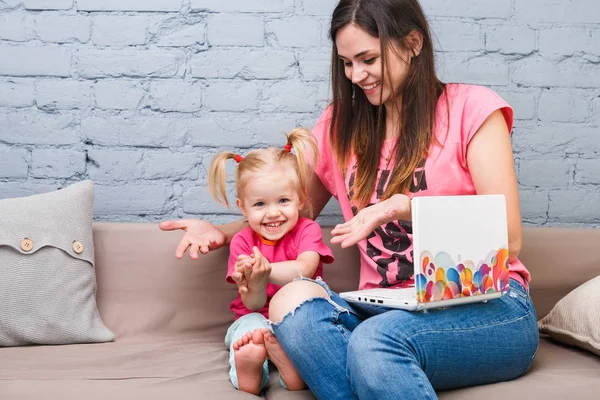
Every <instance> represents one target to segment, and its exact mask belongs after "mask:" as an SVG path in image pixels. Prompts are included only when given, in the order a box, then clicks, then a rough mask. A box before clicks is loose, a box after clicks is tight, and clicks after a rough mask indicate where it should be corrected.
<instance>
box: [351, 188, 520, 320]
mask: <svg viewBox="0 0 600 400" xmlns="http://www.w3.org/2000/svg"><path fill="white" fill-rule="evenodd" d="M412 229H413V260H414V262H413V265H414V276H413V277H414V285H413V286H411V287H403V288H390V289H388V288H378V289H366V290H357V291H353V292H344V293H340V296H341V297H342V298H344V299H346V300H347V301H350V302H355V303H363V304H365V303H366V304H371V305H377V306H382V307H389V308H401V309H405V310H410V311H416V310H423V309H428V308H437V307H448V306H454V305H458V304H466V303H474V302H481V301H487V300H490V299H494V298H497V297H500V296H502V295H503V294H504V293H505V292H506V291H507V290H508V283H509V274H508V224H507V217H506V200H505V198H504V195H473V196H423V197H414V198H413V199H412Z"/></svg>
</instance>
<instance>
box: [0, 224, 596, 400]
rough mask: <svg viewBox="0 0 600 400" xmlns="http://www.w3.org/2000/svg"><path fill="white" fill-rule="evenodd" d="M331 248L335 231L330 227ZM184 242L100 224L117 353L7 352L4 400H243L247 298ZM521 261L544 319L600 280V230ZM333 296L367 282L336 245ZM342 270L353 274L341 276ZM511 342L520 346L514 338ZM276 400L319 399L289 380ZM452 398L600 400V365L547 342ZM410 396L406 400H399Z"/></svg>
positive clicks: (534, 237)
mask: <svg viewBox="0 0 600 400" xmlns="http://www.w3.org/2000/svg"><path fill="white" fill-rule="evenodd" d="M325 236H326V238H328V236H329V233H328V230H327V229H326V232H325ZM180 237H181V233H180V232H169V233H166V232H161V231H159V229H158V227H157V226H156V225H154V224H134V223H97V224H95V225H94V242H95V250H96V273H97V278H98V306H99V309H100V313H101V315H102V318H103V320H104V322H105V323H106V325H107V326H108V327H110V328H111V329H112V330H113V332H114V333H115V334H116V340H115V341H114V342H113V343H105V344H89V345H88V344H84V345H67V346H36V347H20V348H0V399H2V400H12V399H18V400H21V399H40V398H45V399H71V398H73V399H84V400H93V399H103V400H105V399H174V400H176V399H190V400H198V399H237V398H240V399H243V398H248V399H250V398H253V397H254V396H251V395H249V394H245V393H240V392H238V391H236V390H235V389H233V387H232V386H231V384H230V383H229V380H228V373H227V371H228V363H227V357H228V353H227V349H226V348H225V347H224V345H223V336H224V333H225V330H226V328H227V326H228V325H229V324H230V323H231V320H232V314H231V313H230V311H229V309H228V304H229V301H230V300H231V299H232V298H233V297H234V296H235V295H236V288H235V287H234V286H233V285H231V284H228V283H226V282H225V279H224V276H225V270H226V260H227V250H226V249H222V250H219V251H215V252H212V253H210V254H209V255H207V256H203V257H202V258H201V259H200V260H199V261H192V260H190V259H189V258H188V257H187V256H186V257H185V258H184V259H183V260H176V259H175V257H174V252H175V247H176V244H177V243H178V241H179V239H180ZM523 243H524V247H523V252H522V256H521V259H522V260H523V262H524V263H525V265H526V266H527V267H528V268H529V269H530V271H531V273H532V275H533V282H532V286H531V294H532V296H533V300H534V303H535V305H536V308H537V312H538V317H543V316H544V315H545V314H546V313H548V311H549V310H550V309H551V308H552V306H553V305H554V304H555V303H556V302H557V301H558V300H559V299H560V298H561V297H562V296H564V295H565V294H567V293H568V292H569V291H570V290H572V289H573V288H575V287H576V286H578V285H579V284H581V283H583V282H585V281H586V280H588V279H590V278H592V277H593V276H596V275H598V274H600V230H595V229H569V228H561V229H559V228H526V229H525V232H524V238H523ZM332 247H333V250H334V254H335V256H336V263H335V264H334V265H333V266H328V267H327V268H326V270H325V279H326V280H327V281H328V282H329V283H330V285H331V286H332V288H333V289H335V290H338V291H339V290H342V289H351V288H355V287H356V284H357V272H358V268H357V262H358V257H357V254H356V250H355V249H350V250H343V251H342V250H341V249H340V248H339V247H338V246H332ZM342 270H343V272H342ZM507 340H510V338H507ZM272 382H273V384H272V385H271V387H269V388H268V390H267V391H266V393H265V394H264V396H265V397H266V398H267V399H310V398H313V397H312V395H311V394H310V392H308V391H304V392H287V391H285V390H283V389H281V388H280V387H278V380H277V379H272ZM439 395H440V398H441V399H461V400H462V399H479V398H481V399H486V400H493V399H501V400H506V399H518V398H525V399H534V398H539V399H542V398H544V399H566V398H570V399H577V400H581V399H597V398H600V357H598V356H595V355H592V354H591V353H587V352H585V351H580V350H577V349H574V348H568V347H564V346H561V345H558V344H556V343H553V342H552V341H550V340H549V339H546V338H542V339H541V343H540V348H539V352H538V355H537V358H536V360H535V362H534V364H533V367H532V368H531V370H530V371H529V372H528V373H527V374H526V375H525V376H523V377H522V378H520V379H518V380H516V381H513V382H507V383H498V384H494V385H487V386H480V387H474V388H468V389H463V390H456V391H450V392H441V393H439ZM398 398H400V396H399V397H398Z"/></svg>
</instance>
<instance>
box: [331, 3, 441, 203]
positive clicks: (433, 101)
mask: <svg viewBox="0 0 600 400" xmlns="http://www.w3.org/2000/svg"><path fill="white" fill-rule="evenodd" d="M348 24H354V25H356V26H358V27H360V28H362V29H364V30H365V32H367V33H368V34H369V35H371V36H373V37H377V38H379V40H380V45H381V62H382V71H381V72H382V75H381V76H382V77H383V76H384V73H386V72H387V73H388V74H389V71H385V68H386V65H387V63H386V60H387V56H395V55H394V54H393V50H392V44H395V45H396V46H398V47H399V48H401V49H404V50H409V51H410V52H411V53H412V54H413V55H415V56H414V57H413V58H412V61H411V63H410V67H409V70H408V75H407V76H406V80H405V81H404V83H403V85H402V87H400V88H394V89H395V90H397V94H392V95H398V96H401V97H402V102H401V103H402V104H401V105H400V106H399V110H397V111H398V115H400V124H399V128H398V129H399V131H398V132H397V135H398V136H397V138H398V139H397V142H396V147H395V149H394V150H393V155H392V157H393V158H392V160H393V161H394V164H395V166H394V169H393V171H392V173H391V175H390V176H391V180H390V182H389V183H388V186H387V188H386V189H385V191H384V193H383V196H382V198H381V200H385V199H387V198H389V197H391V196H392V195H394V194H396V193H404V194H406V193H408V191H409V188H410V187H411V184H412V183H413V174H414V171H415V169H416V168H417V167H419V166H420V164H421V163H422V162H423V161H424V160H425V158H426V157H427V153H428V150H429V147H430V146H431V144H432V142H433V140H435V137H434V123H435V109H436V105H437V102H438V99H439V97H440V96H441V95H442V92H443V91H444V87H445V85H444V83H442V82H441V81H440V80H439V79H438V78H437V76H436V74H435V66H434V52H433V44H432V40H431V33H430V30H429V26H428V24H427V20H426V18H425V15H424V14H423V10H422V8H421V6H420V4H419V2H418V1H417V0H341V1H340V2H339V4H338V5H337V7H336V8H335V10H334V11H333V16H332V20H331V28H330V31H329V35H330V38H331V40H332V42H333V51H332V59H331V63H332V71H331V72H332V88H333V103H332V107H333V114H332V119H331V127H330V135H331V143H332V147H333V151H334V154H335V157H336V160H337V161H338V163H339V164H340V165H341V166H342V168H343V169H344V171H345V168H346V166H347V165H348V161H349V159H350V157H351V156H352V155H353V154H354V155H356V158H357V169H356V176H355V180H354V185H353V187H352V188H350V190H351V193H352V199H351V200H352V201H353V203H354V204H355V205H356V206H357V207H358V208H359V209H360V208H363V207H365V206H367V205H368V203H369V200H370V198H371V195H372V193H373V191H374V189H375V184H376V180H377V171H378V168H379V160H380V157H381V151H382V149H383V143H384V141H385V137H386V132H385V115H386V110H385V106H384V105H383V104H382V105H380V106H373V105H372V104H371V103H369V101H368V99H367V97H366V96H365V94H364V92H363V91H362V90H361V89H360V88H358V87H356V86H355V85H354V84H353V83H352V82H351V81H350V80H349V79H348V78H347V77H346V75H345V73H344V64H343V62H342V61H341V60H340V58H339V55H338V52H337V47H336V44H335V39H336V35H337V33H338V31H339V30H340V29H341V28H343V27H345V26H347V25H348ZM413 31H416V32H419V33H420V34H421V35H422V36H423V44H422V47H421V51H420V53H419V54H418V56H416V52H415V49H413V48H411V47H410V44H409V43H408V42H407V40H406V38H407V36H408V35H409V34H410V33H411V32H413ZM345 172H346V171H345Z"/></svg>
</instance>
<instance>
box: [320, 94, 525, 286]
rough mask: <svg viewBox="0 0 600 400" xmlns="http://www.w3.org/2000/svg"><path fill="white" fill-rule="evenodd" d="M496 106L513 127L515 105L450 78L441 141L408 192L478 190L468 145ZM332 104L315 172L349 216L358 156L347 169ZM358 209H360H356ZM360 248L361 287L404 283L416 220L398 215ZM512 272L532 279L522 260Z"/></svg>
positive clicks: (380, 185) (381, 182) (380, 182)
mask: <svg viewBox="0 0 600 400" xmlns="http://www.w3.org/2000/svg"><path fill="white" fill-rule="evenodd" d="M496 110H501V111H502V114H503V115H504V118H505V119H506V124H507V125H508V130H509V132H510V131H512V128H513V109H512V108H511V106H510V105H508V103H506V102H505V101H504V100H503V99H502V98H501V97H500V96H498V95H497V94H496V93H494V92H493V91H491V90H490V89H487V88H484V87H481V86H473V85H463V84H447V85H446V89H445V93H444V94H442V96H441V97H440V99H439V101H438V104H437V108H436V121H435V135H436V137H437V139H438V141H439V143H441V144H442V146H440V145H439V144H433V145H432V146H431V149H430V151H429V154H428V156H427V159H426V160H425V163H424V165H423V166H422V167H421V168H417V170H416V171H415V177H414V185H413V186H412V187H411V188H410V193H409V194H408V196H409V197H410V198H413V197H415V196H451V195H473V194H476V192H475V187H474V185H473V180H472V179H471V174H470V173H469V169H468V168H467V158H466V155H467V146H468V144H469V142H470V140H471V139H472V138H473V136H474V135H475V133H476V132H477V130H478V129H479V127H481V125H482V124H483V122H484V121H485V120H486V119H487V118H488V117H489V116H490V115H491V114H492V113H493V112H494V111H496ZM331 112H332V110H331V107H328V108H327V109H326V110H325V112H324V113H323V114H322V115H321V117H320V118H319V120H318V121H317V123H316V125H315V127H314V128H313V134H314V136H315V138H316V140H317V143H318V147H319V158H318V160H317V165H316V166H315V172H316V174H317V175H318V177H319V178H320V179H321V182H323V185H325V187H326V188H327V190H328V191H329V192H330V193H331V194H332V195H333V196H334V197H335V198H336V199H337V200H338V201H339V203H340V207H341V209H342V213H343V215H344V219H345V220H346V221H347V220H349V219H351V218H352V217H353V216H354V212H353V206H352V204H351V203H350V200H349V196H348V192H349V186H350V185H349V182H351V181H352V180H353V179H354V174H353V171H354V169H355V167H356V159H355V158H354V157H352V159H351V160H350V161H349V164H348V166H347V169H346V171H347V172H346V176H343V175H342V170H341V168H339V166H338V164H337V161H336V160H335V157H334V156H333V151H332V148H331V143H330V138H329V127H330V121H331ZM394 145H395V139H391V140H387V141H386V142H385V143H384V146H383V150H382V154H381V157H380V162H379V170H378V176H377V183H376V186H375V187H376V190H375V192H374V193H373V196H372V197H371V201H370V204H375V203H378V202H379V198H380V196H381V195H382V194H383V192H384V189H385V187H386V186H387V182H388V180H389V178H390V174H391V172H392V171H391V170H392V169H393V166H392V165H390V166H388V162H387V158H388V157H389V155H390V154H391V152H392V151H393V149H394ZM354 211H356V209H354ZM358 247H359V250H360V257H361V263H360V284H359V289H368V288H373V287H389V286H394V285H399V284H402V282H404V281H406V280H407V279H408V278H410V276H411V275H412V273H413V253H412V224H411V223H410V222H408V221H393V222H390V223H388V224H386V225H382V226H380V227H378V228H377V229H376V230H375V231H374V232H373V233H372V234H371V235H370V236H369V237H367V238H366V239H365V240H361V241H360V242H359V243H358ZM509 269H510V271H511V272H510V276H511V278H514V279H517V280H518V281H519V282H520V283H521V284H523V286H525V284H524V283H525V282H529V280H530V279H531V277H530V274H529V272H528V271H527V269H526V268H525V266H524V265H523V264H522V263H521V261H519V260H518V259H517V260H514V261H513V262H511V263H510V264H509Z"/></svg>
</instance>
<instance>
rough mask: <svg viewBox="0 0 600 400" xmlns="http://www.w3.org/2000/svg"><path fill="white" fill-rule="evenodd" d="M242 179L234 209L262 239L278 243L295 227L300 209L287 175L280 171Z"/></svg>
mask: <svg viewBox="0 0 600 400" xmlns="http://www.w3.org/2000/svg"><path fill="white" fill-rule="evenodd" d="M243 179H244V182H245V184H244V186H243V190H242V192H243V193H240V198H238V199H237V205H238V207H239V208H240V209H241V210H242V214H244V216H245V217H246V218H248V224H249V225H250V228H252V230H253V231H254V232H256V233H258V234H259V235H261V236H262V237H264V238H265V239H268V240H279V239H281V238H282V237H283V236H284V235H285V234H286V233H288V232H289V231H291V230H292V228H294V227H295V226H296V223H297V222H298V218H299V214H300V210H301V209H302V206H303V205H302V203H301V202H300V199H299V197H298V193H297V191H296V188H295V186H294V184H293V181H292V179H290V176H289V174H287V173H285V171H283V168H282V169H277V170H273V171H264V172H253V173H248V174H247V175H245V176H244V177H243Z"/></svg>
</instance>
